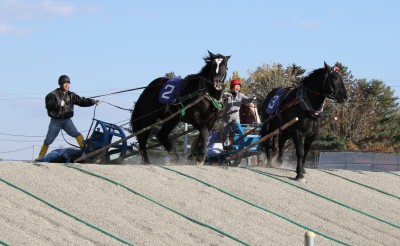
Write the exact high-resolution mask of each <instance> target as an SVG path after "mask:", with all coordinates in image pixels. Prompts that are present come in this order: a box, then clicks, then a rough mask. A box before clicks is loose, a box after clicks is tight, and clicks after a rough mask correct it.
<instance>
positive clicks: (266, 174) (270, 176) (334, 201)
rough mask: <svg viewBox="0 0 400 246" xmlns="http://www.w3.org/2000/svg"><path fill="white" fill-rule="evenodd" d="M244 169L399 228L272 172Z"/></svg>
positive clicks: (399, 227)
mask: <svg viewBox="0 0 400 246" xmlns="http://www.w3.org/2000/svg"><path fill="white" fill-rule="evenodd" d="M245 169H247V170H250V171H253V172H255V173H258V174H261V175H264V176H267V177H269V178H273V179H276V180H278V181H281V182H283V183H285V184H288V185H291V186H294V187H296V188H299V189H301V190H304V191H307V192H309V193H311V194H313V195H316V196H318V197H321V198H323V199H326V200H328V201H330V202H333V203H336V204H338V205H340V206H342V207H345V208H348V209H351V210H353V211H355V212H357V213H360V214H363V215H365V216H367V217H370V218H372V219H375V220H378V221H380V222H383V223H385V224H388V225H390V226H393V227H395V228H398V229H400V226H399V225H396V224H393V223H391V222H388V221H386V220H383V219H380V218H378V217H376V216H373V215H370V214H367V213H365V212H363V211H361V210H358V209H356V208H353V207H351V206H349V205H346V204H344V203H341V202H338V201H336V200H334V199H332V198H329V197H326V196H324V195H321V194H319V193H317V192H314V191H311V190H308V189H306V188H304V187H301V186H299V185H296V184H293V183H291V182H288V181H286V180H283V179H280V178H278V177H275V176H273V175H272V174H269V173H267V172H263V171H260V170H256V169H251V168H245Z"/></svg>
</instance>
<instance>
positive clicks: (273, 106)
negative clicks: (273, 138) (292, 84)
mask: <svg viewBox="0 0 400 246" xmlns="http://www.w3.org/2000/svg"><path fill="white" fill-rule="evenodd" d="M284 91H285V88H281V89H279V90H277V91H276V92H275V95H274V96H273V97H271V99H269V101H268V104H267V107H266V109H265V111H266V113H267V114H273V113H275V112H276V111H277V110H278V108H279V106H280V104H281V101H282V100H281V97H282V95H283V92H284Z"/></svg>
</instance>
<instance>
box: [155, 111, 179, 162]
mask: <svg viewBox="0 0 400 246" xmlns="http://www.w3.org/2000/svg"><path fill="white" fill-rule="evenodd" d="M178 122H179V118H178V117H177V118H173V119H171V120H169V121H167V122H165V123H164V124H163V125H162V127H161V129H160V130H159V131H158V133H157V139H158V141H160V143H161V144H162V145H163V146H164V148H165V150H166V151H168V154H169V155H170V156H171V161H172V162H177V161H178V160H179V154H178V151H177V150H176V149H175V147H174V145H173V144H172V143H171V141H170V140H169V134H170V133H171V132H172V130H173V129H174V128H175V126H176V125H177V124H178Z"/></svg>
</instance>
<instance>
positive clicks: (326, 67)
mask: <svg viewBox="0 0 400 246" xmlns="http://www.w3.org/2000/svg"><path fill="white" fill-rule="evenodd" d="M324 69H326V70H331V67H330V66H329V65H328V64H326V62H324Z"/></svg>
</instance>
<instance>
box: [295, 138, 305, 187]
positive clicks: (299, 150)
mask: <svg viewBox="0 0 400 246" xmlns="http://www.w3.org/2000/svg"><path fill="white" fill-rule="evenodd" d="M293 143H294V146H295V148H296V156H297V166H296V178H295V180H304V174H303V172H302V169H303V168H302V162H303V157H304V144H303V141H302V139H301V133H295V134H293Z"/></svg>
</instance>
